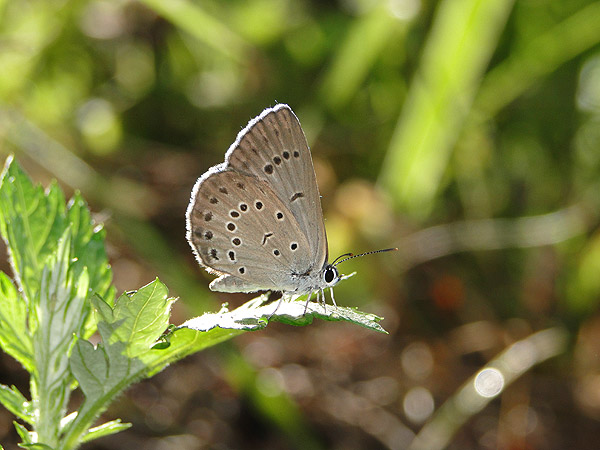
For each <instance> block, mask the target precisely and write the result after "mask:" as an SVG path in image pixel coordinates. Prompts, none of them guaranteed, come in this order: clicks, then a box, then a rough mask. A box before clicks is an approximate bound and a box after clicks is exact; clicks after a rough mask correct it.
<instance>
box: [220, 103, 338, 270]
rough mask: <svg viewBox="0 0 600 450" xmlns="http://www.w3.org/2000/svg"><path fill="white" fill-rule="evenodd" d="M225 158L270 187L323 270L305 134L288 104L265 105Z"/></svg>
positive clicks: (317, 202) (323, 244) (323, 242)
mask: <svg viewBox="0 0 600 450" xmlns="http://www.w3.org/2000/svg"><path fill="white" fill-rule="evenodd" d="M225 162H226V164H227V166H228V167H231V168H232V169H234V170H236V171H239V172H242V173H247V174H251V175H253V176H256V177H258V178H259V179H260V180H263V181H264V182H265V183H267V184H268V186H269V187H271V189H272V190H273V191H274V193H275V194H276V195H277V197H278V198H279V200H280V201H281V202H282V203H283V205H285V206H286V208H287V209H289V210H290V211H291V212H292V214H293V215H294V217H295V218H296V221H297V223H298V225H299V227H300V230H301V232H302V233H303V234H304V236H305V237H306V240H307V241H308V245H309V248H310V261H311V262H312V265H313V267H311V269H313V270H315V269H316V270H319V269H321V268H322V267H323V265H324V263H325V261H326V260H327V237H326V234H325V226H324V223H323V212H322V210H321V199H320V195H319V189H318V187H317V180H316V177H315V171H314V167H313V163H312V158H311V154H310V150H309V148H308V144H307V142H306V137H305V136H304V132H303V131H302V128H301V127H300V123H299V121H298V118H297V117H296V116H295V114H294V113H293V112H292V110H291V109H290V108H289V106H287V105H283V104H280V105H277V106H275V107H274V108H270V109H266V110H265V111H263V113H262V114H261V115H260V116H258V117H256V118H255V119H253V120H252V121H250V123H249V124H248V126H247V127H246V128H245V129H244V130H242V131H241V132H240V134H239V135H238V137H237V139H236V141H235V142H234V144H233V145H232V146H231V147H230V149H229V151H228V152H227V156H226V161H225Z"/></svg>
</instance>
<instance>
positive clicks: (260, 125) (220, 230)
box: [186, 104, 352, 304]
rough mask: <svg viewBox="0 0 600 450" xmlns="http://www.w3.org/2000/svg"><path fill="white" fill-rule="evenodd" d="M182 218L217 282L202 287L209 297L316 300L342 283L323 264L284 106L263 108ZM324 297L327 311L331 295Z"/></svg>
mask: <svg viewBox="0 0 600 450" xmlns="http://www.w3.org/2000/svg"><path fill="white" fill-rule="evenodd" d="M186 216H187V239H188V242H189V243H190V246H191V247H192V250H193V251H194V253H195V255H196V258H197V259H198V261H199V262H200V264H201V265H203V266H204V267H205V268H206V270H207V271H208V272H210V273H213V274H216V275H219V277H218V278H216V279H215V280H213V281H212V282H211V283H210V286H209V287H210V289H211V290H213V291H220V292H256V291H263V290H265V291H266V290H269V291H281V292H283V293H284V294H287V295H291V296H297V295H303V294H312V293H314V292H316V293H317V296H318V295H319V293H320V294H321V301H324V292H323V291H324V289H325V288H332V287H333V286H335V285H336V284H337V283H338V282H339V281H340V280H342V279H343V278H345V276H340V274H339V272H338V270H337V268H336V267H335V265H336V262H335V261H334V262H333V263H332V264H329V263H328V262H327V257H328V249H327V236H326V233H325V224H324V222H323V212H322V210H321V201H320V196H319V189H318V187H317V180H316V177H315V171H314V167H313V163H312V158H311V154H310V150H309V148H308V144H307V142H306V137H305V136H304V132H303V131H302V128H301V127H300V122H299V121H298V118H297V117H296V115H295V114H294V113H293V112H292V110H291V109H290V107H289V106H287V105H284V104H278V105H276V106H274V107H273V108H268V109H265V110H264V111H263V112H262V113H261V114H260V115H259V116H257V117H255V118H254V119H252V120H251V121H250V122H249V123H248V125H247V126H246V128H244V129H243V130H242V131H241V132H240V133H239V134H238V136H237V138H236V140H235V142H234V143H233V144H232V145H231V147H230V148H229V150H228V151H227V153H226V155H225V162H224V163H221V164H218V165H216V166H214V167H212V168H210V169H209V170H208V171H207V172H206V173H205V174H204V175H202V176H201V177H200V178H199V179H198V181H197V182H196V185H195V186H194V189H193V191H192V197H191V201H190V204H189V206H188V209H187V214H186ZM342 256H347V255H342ZM350 256H352V255H350ZM340 262H341V261H340ZM308 298H309V299H310V295H309V297H308ZM331 298H332V301H333V303H334V304H335V300H334V298H333V290H331ZM307 304H308V300H307Z"/></svg>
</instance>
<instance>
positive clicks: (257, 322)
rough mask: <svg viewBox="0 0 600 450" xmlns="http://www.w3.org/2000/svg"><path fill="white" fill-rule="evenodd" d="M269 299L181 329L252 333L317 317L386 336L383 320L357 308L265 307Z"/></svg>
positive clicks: (284, 303) (285, 303) (285, 302)
mask: <svg viewBox="0 0 600 450" xmlns="http://www.w3.org/2000/svg"><path fill="white" fill-rule="evenodd" d="M267 299H268V297H267V296H266V295H261V296H259V297H257V298H255V299H253V300H250V301H249V302H247V303H245V304H244V305H242V306H240V307H239V308H237V309H234V310H233V311H228V310H227V307H226V306H225V305H224V306H223V308H221V311H219V312H218V313H207V314H204V315H202V316H200V317H196V318H194V319H190V320H188V321H187V322H185V323H184V324H183V325H181V326H182V327H186V328H191V329H194V330H198V331H208V330H211V329H212V328H215V327H219V328H227V329H234V330H247V331H249V330H259V329H262V328H264V327H265V326H266V325H267V323H268V322H269V321H270V320H275V321H278V322H282V323H286V324H289V325H308V324H310V323H312V321H313V318H315V317H317V318H319V319H323V320H327V321H345V322H351V323H354V324H356V325H360V326H362V327H365V328H369V329H370V330H373V331H378V332H380V333H387V331H385V330H384V329H383V328H382V327H381V325H379V323H378V322H379V321H381V320H382V318H381V317H378V316H376V315H375V314H370V313H365V312H362V311H358V309H356V308H347V307H343V306H331V305H321V304H318V303H315V302H309V303H308V305H307V304H306V300H305V299H295V300H290V299H287V298H285V297H284V298H282V299H281V301H279V303H277V304H275V303H271V304H265V303H266V301H267Z"/></svg>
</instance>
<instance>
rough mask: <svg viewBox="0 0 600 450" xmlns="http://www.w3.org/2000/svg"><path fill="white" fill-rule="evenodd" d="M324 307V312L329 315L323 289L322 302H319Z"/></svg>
mask: <svg viewBox="0 0 600 450" xmlns="http://www.w3.org/2000/svg"><path fill="white" fill-rule="evenodd" d="M319 303H321V304H322V305H323V311H325V314H327V302H326V301H325V291H324V290H323V289H321V301H320V302H319Z"/></svg>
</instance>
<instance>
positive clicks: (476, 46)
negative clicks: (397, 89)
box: [380, 0, 513, 217]
mask: <svg viewBox="0 0 600 450" xmlns="http://www.w3.org/2000/svg"><path fill="white" fill-rule="evenodd" d="M512 5H513V0H463V1H453V0H450V1H445V2H442V3H441V4H440V6H439V9H438V11H437V14H436V17H435V20H434V24H433V27H432V31H431V35H430V37H429V39H428V42H427V44H426V47H425V50H424V53H423V57H422V60H421V65H420V68H419V70H418V71H417V73H416V75H415V77H414V80H413V82H412V86H411V88H410V91H409V94H408V97H407V100H406V103H405V106H404V110H403V112H402V116H401V117H400V121H399V122H398V125H397V127H396V130H395V133H394V136H393V137H392V141H391V143H390V147H389V151H388V155H387V158H386V161H385V163H384V164H383V169H382V172H381V175H380V181H381V182H382V183H383V184H384V185H385V186H386V187H387V188H388V190H389V191H390V192H391V194H392V196H393V198H394V199H395V203H396V205H397V206H398V207H400V208H401V209H403V210H404V211H406V212H407V213H409V214H410V215H412V216H414V217H424V216H426V215H427V214H429V212H430V211H431V209H432V207H433V201H434V198H435V195H436V193H437V190H438V188H439V185H440V182H441V179H442V176H443V173H444V171H445V169H446V166H447V164H448V160H449V156H450V153H451V150H452V146H453V145H454V143H455V141H456V139H457V136H458V134H459V132H460V130H461V127H462V124H463V121H464V120H465V117H466V115H467V114H468V112H469V109H470V107H471V103H472V101H473V97H474V94H475V92H476V90H477V88H478V86H479V83H480V78H481V76H482V74H483V71H484V70H485V67H486V66H487V64H488V62H489V59H490V57H491V55H492V53H493V51H494V50H495V48H496V45H497V42H498V38H499V36H500V32H501V31H502V29H503V28H504V26H505V24H506V20H507V17H508V13H509V12H510V10H511V7H512Z"/></svg>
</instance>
